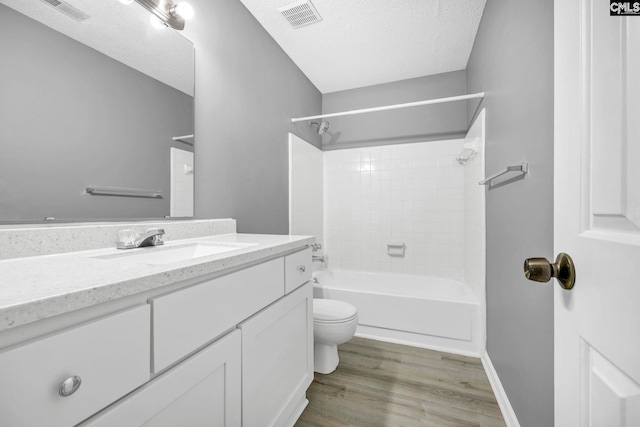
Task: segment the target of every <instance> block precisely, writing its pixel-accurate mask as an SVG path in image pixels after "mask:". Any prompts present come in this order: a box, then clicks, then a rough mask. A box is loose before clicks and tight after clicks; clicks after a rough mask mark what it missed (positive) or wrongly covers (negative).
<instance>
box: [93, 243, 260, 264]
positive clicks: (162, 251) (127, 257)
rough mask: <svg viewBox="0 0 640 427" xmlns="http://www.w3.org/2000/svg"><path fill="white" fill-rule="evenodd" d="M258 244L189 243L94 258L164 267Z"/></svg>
mask: <svg viewBox="0 0 640 427" xmlns="http://www.w3.org/2000/svg"><path fill="white" fill-rule="evenodd" d="M256 245H257V243H204V242H197V243H187V244H184V245H180V246H173V247H153V248H140V249H131V251H132V252H130V253H126V252H125V253H118V254H110V255H102V256H97V257H94V258H99V259H111V260H117V261H125V262H133V263H137V264H151V265H162V264H172V263H174V262H181V261H188V260H193V259H196V258H202V257H206V256H210V255H216V254H221V253H225V252H231V251H236V250H238V249H244V248H248V247H251V246H256Z"/></svg>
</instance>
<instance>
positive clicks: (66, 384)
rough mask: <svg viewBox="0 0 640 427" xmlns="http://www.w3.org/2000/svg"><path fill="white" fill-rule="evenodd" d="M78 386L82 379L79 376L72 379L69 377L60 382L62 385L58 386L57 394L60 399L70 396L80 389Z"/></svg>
mask: <svg viewBox="0 0 640 427" xmlns="http://www.w3.org/2000/svg"><path fill="white" fill-rule="evenodd" d="M80 384H82V379H81V378H80V377H79V376H77V375H74V376H72V377H69V378H67V379H66V380H64V381H62V384H60V388H59V389H58V394H59V395H60V396H62V397H68V396H71V395H72V394H73V393H75V392H76V391H78V389H79V388H80Z"/></svg>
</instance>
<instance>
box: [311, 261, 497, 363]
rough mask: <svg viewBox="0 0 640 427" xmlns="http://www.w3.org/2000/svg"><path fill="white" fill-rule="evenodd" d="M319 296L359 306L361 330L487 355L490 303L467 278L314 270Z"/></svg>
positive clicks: (378, 336) (401, 340) (364, 333)
mask: <svg viewBox="0 0 640 427" xmlns="http://www.w3.org/2000/svg"><path fill="white" fill-rule="evenodd" d="M314 278H315V279H316V281H317V283H314V288H313V296H314V298H330V299H337V300H341V301H346V302H348V303H350V304H353V305H354V306H355V307H356V308H357V309H358V316H359V325H358V329H357V331H356V335H357V336H361V337H365V338H373V339H378V340H383V341H390V342H396V343H401V344H408V345H413V346H419V347H425V348H431V349H435V350H441V351H447V352H452V353H458V354H465V355H472V356H478V357H479V356H481V355H482V353H484V347H485V336H486V333H485V322H484V309H483V306H482V304H481V299H480V297H479V296H478V295H476V293H474V291H473V289H472V288H471V287H470V286H469V285H467V284H466V283H463V282H459V281H455V280H449V279H444V278H439V277H427V276H410V275H402V274H385V273H364V272H355V271H336V270H334V271H331V270H325V271H318V272H315V273H314Z"/></svg>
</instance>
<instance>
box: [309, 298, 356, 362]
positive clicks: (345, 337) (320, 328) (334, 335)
mask: <svg viewBox="0 0 640 427" xmlns="http://www.w3.org/2000/svg"><path fill="white" fill-rule="evenodd" d="M357 326H358V311H357V310H356V308H355V307H354V306H352V305H351V304H349V303H346V302H343V301H337V300H332V299H318V298H314V300H313V353H314V354H313V355H314V366H313V370H314V371H315V372H317V373H320V374H330V373H331V372H333V371H335V369H336V368H337V367H338V361H339V360H338V345H339V344H342V343H345V342H347V341H349V340H350V339H351V338H352V337H353V334H355V333H356V327H357Z"/></svg>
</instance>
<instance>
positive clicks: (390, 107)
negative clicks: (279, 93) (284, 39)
mask: <svg viewBox="0 0 640 427" xmlns="http://www.w3.org/2000/svg"><path fill="white" fill-rule="evenodd" d="M474 98H484V92H478V93H472V94H469V95H460V96H451V97H448V98H438V99H429V100H426V101H417V102H408V103H406V104H395V105H384V106H382V107H373V108H363V109H361V110H351V111H343V112H341V113H328V114H319V115H317V116H308V117H295V118H292V119H291V123H296V122H303V121H305V120H313V119H323V118H327V117H338V116H350V115H353V114H364V113H372V112H374V111H386V110H397V109H398V108H409V107H419V106H421V105H431V104H442V103H444V102H453V101H463V100H465V99H474Z"/></svg>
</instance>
